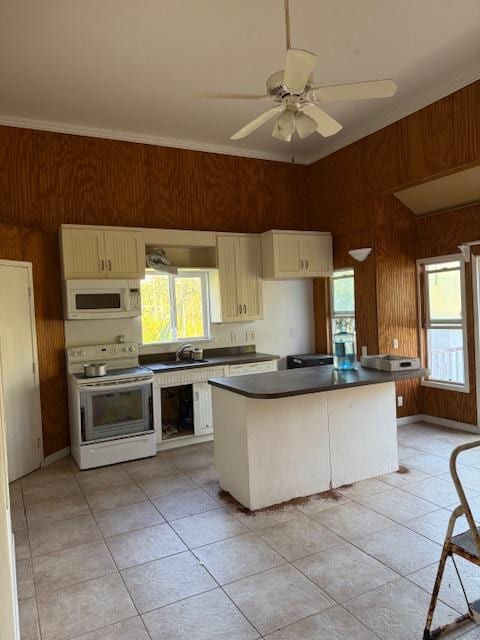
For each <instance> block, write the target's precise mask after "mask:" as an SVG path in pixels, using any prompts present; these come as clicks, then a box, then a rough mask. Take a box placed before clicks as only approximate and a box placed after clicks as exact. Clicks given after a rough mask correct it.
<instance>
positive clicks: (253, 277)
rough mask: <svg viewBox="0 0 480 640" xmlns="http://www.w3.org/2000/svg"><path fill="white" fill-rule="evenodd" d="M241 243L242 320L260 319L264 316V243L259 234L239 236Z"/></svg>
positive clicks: (239, 283)
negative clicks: (262, 278)
mask: <svg viewBox="0 0 480 640" xmlns="http://www.w3.org/2000/svg"><path fill="white" fill-rule="evenodd" d="M239 245H240V264H239V269H238V274H239V279H238V288H239V300H240V301H241V302H242V304H243V307H242V313H243V317H242V320H260V319H261V318H262V317H263V287H262V280H261V275H262V243H261V240H260V238H259V237H258V236H243V237H240V238H239Z"/></svg>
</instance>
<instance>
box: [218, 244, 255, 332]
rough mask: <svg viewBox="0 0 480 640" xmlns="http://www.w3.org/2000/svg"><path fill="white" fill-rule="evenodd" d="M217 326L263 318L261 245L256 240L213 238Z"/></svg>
mask: <svg viewBox="0 0 480 640" xmlns="http://www.w3.org/2000/svg"><path fill="white" fill-rule="evenodd" d="M217 258H218V260H217V266H218V272H219V277H220V297H221V319H219V320H220V321H221V322H242V321H250V320H258V319H260V318H262V317H263V299H262V281H261V265H262V258H261V243H260V238H259V237H258V236H247V235H245V236H240V235H231V236H230V235H222V236H218V237H217Z"/></svg>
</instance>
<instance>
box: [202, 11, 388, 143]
mask: <svg viewBox="0 0 480 640" xmlns="http://www.w3.org/2000/svg"><path fill="white" fill-rule="evenodd" d="M285 30H286V40H287V61H286V64H285V69H284V70H282V71H277V72H276V73H274V74H273V75H271V76H270V77H269V78H268V80H267V93H266V94H265V95H257V94H250V93H197V94H195V96H196V97H198V98H214V99H225V98H227V99H234V100H273V101H274V102H275V106H273V107H271V108H270V109H268V110H267V111H265V112H264V113H262V114H260V115H259V116H258V117H257V118H255V119H254V120H252V121H251V122H249V123H248V124H246V125H245V126H244V127H242V128H241V129H239V130H238V131H237V132H236V133H234V134H233V135H232V136H231V137H230V139H231V140H239V139H240V138H245V137H246V136H248V135H249V134H250V133H252V132H253V131H255V130H256V129H258V128H259V127H260V126H261V125H262V124H264V123H265V122H267V121H268V120H271V119H272V118H274V117H275V116H277V119H276V121H275V125H274V127H273V131H272V136H273V137H274V138H277V139H278V140H282V141H284V142H290V141H291V140H292V136H293V134H294V133H295V131H296V132H297V134H298V135H299V136H300V138H306V137H307V136H309V135H311V134H312V133H314V132H315V131H316V132H317V133H319V134H320V135H321V136H323V137H325V138H326V137H328V136H333V135H334V134H336V133H338V132H339V131H340V130H341V129H342V125H341V124H340V123H339V122H337V121H336V120H335V119H334V118H332V116H330V115H329V114H328V113H327V112H326V111H324V110H323V109H321V108H320V107H319V106H318V104H319V103H322V102H335V101H344V100H362V99H370V98H390V97H391V96H393V95H394V94H395V92H396V91H397V85H396V83H395V81H394V80H370V81H366V82H352V83H349V84H337V85H330V86H326V87H316V86H315V81H314V78H313V75H312V72H313V68H314V67H315V63H316V62H317V56H316V55H315V54H314V53H310V52H309V51H304V50H303V49H292V48H291V46H290V12H289V0H285Z"/></svg>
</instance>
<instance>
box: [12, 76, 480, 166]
mask: <svg viewBox="0 0 480 640" xmlns="http://www.w3.org/2000/svg"><path fill="white" fill-rule="evenodd" d="M479 79H480V69H478V68H477V69H473V70H470V71H468V72H466V73H464V74H462V75H461V76H459V77H457V78H455V80H453V81H451V82H448V83H446V84H444V85H442V86H441V87H437V88H436V89H435V90H433V91H429V92H428V93H425V94H423V95H422V96H420V97H419V98H417V99H415V100H413V101H412V102H410V104H409V105H408V106H407V107H403V108H401V109H397V110H396V111H394V112H393V113H390V114H389V115H387V116H384V117H379V118H377V119H375V120H373V121H372V122H370V123H369V125H368V126H366V127H362V128H360V129H356V130H355V131H352V133H351V134H349V135H345V136H342V138H340V139H338V142H335V141H334V139H332V140H331V142H330V141H329V143H328V145H326V146H322V149H321V150H320V151H318V152H316V153H312V154H310V155H295V164H302V165H310V164H314V163H315V162H317V161H318V160H321V159H322V158H325V157H326V156H329V155H331V154H332V153H335V152H336V151H339V150H340V149H342V148H344V147H348V145H350V144H353V143H354V142H357V141H358V140H361V139H362V138H365V137H366V136H369V135H370V134H372V133H375V132H376V131H379V130H380V129H383V128H384V127H388V126H389V125H391V124H393V123H394V122H398V121H399V120H401V119H402V118H405V117H407V116H409V115H411V114H412V113H415V112H416V111H419V110H420V109H423V108H424V107H427V106H428V105H430V104H432V103H434V102H436V101H437V100H441V99H442V98H445V97H446V96H448V95H450V94H451V93H454V92H455V91H459V90H460V89H462V88H463V87H465V86H467V85H469V84H471V83H473V82H476V81H477V80H479ZM0 125H1V126H5V127H17V128H20V129H35V130H38V131H51V132H54V133H65V134H68V135H75V136H87V137H91V138H104V139H108V140H122V141H124V142H134V143H135V142H136V143H140V144H149V145H154V146H159V147H170V148H174V149H187V150H190V151H203V152H205V153H217V154H221V155H228V156H239V157H242V158H256V159H258V160H270V161H273V162H285V163H291V162H292V154H291V152H290V153H285V154H277V153H269V152H265V151H259V150H256V149H240V148H238V147H228V146H223V145H215V144H209V143H199V142H193V141H190V140H183V139H179V138H164V137H161V136H151V135H142V134H137V133H132V132H129V131H117V130H114V129H98V128H89V127H82V126H75V125H69V124H63V123H59V122H49V121H46V120H31V119H28V118H16V117H15V116H8V115H4V114H0ZM324 144H325V142H324Z"/></svg>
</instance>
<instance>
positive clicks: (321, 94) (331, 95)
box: [309, 80, 397, 102]
mask: <svg viewBox="0 0 480 640" xmlns="http://www.w3.org/2000/svg"><path fill="white" fill-rule="evenodd" d="M396 91H397V83H396V82H395V80H371V81H367V82H351V83H349V84H336V85H331V86H329V87H315V88H314V89H312V90H311V91H309V98H310V99H311V100H318V101H320V102H334V101H336V100H368V99H369V98H391V97H392V96H393V95H395V93H396Z"/></svg>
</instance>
